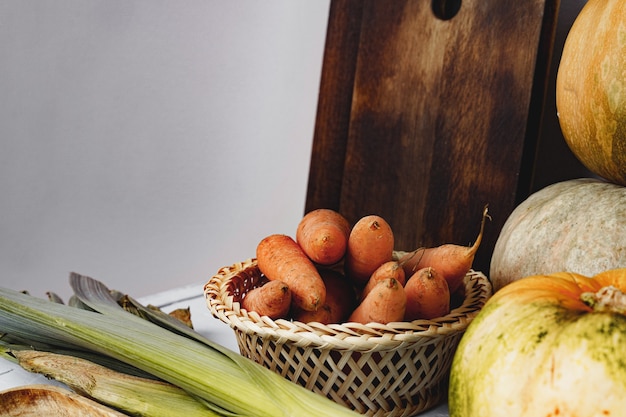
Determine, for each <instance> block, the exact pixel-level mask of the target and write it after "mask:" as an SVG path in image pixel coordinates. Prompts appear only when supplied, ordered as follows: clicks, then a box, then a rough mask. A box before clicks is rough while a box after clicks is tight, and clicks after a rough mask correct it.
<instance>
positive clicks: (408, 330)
mask: <svg viewBox="0 0 626 417" xmlns="http://www.w3.org/2000/svg"><path fill="white" fill-rule="evenodd" d="M265 280H266V279H265V277H264V276H263V275H262V274H261V272H260V271H259V269H258V267H257V264H256V260H254V259H249V260H246V261H244V262H241V263H237V264H235V265H232V266H230V267H224V268H222V269H220V270H219V271H218V273H217V274H216V275H215V276H213V277H212V278H211V279H210V280H209V282H207V283H206V285H205V287H204V292H205V297H206V300H207V306H208V307H209V309H210V311H211V313H212V314H213V316H214V317H216V318H218V319H220V320H222V321H223V322H225V323H227V324H229V325H230V326H231V327H232V328H233V329H234V331H235V336H236V339H237V343H238V346H239V350H240V353H241V354H242V355H243V356H245V357H248V358H250V359H252V360H254V361H256V362H258V363H260V364H262V365H263V366H265V367H267V368H269V369H271V370H273V371H275V372H277V373H279V374H280V375H282V376H283V377H285V378H287V379H289V380H291V381H293V382H296V383H298V384H300V385H302V386H304V387H306V388H308V389H310V390H312V391H315V392H317V393H319V394H322V395H325V396H327V397H328V398H330V399H332V400H334V401H335V402H338V403H340V404H344V405H345V406H347V407H349V408H351V409H353V410H356V411H358V412H359V413H361V414H364V415H369V416H413V415H415V414H416V413H419V412H422V411H424V410H427V409H428V408H431V407H433V406H435V405H437V404H439V403H440V402H441V401H442V400H443V399H444V396H445V395H446V387H447V376H448V373H449V370H450V366H451V363H452V357H453V356H454V351H455V350H456V347H457V345H458V343H459V340H460V339H461V336H462V334H463V331H464V330H465V328H466V327H467V326H468V325H469V323H470V322H471V321H472V319H473V318H474V317H475V316H476V314H478V312H479V311H480V309H481V308H482V306H483V305H484V303H485V302H486V301H487V299H488V298H489V297H490V296H491V284H490V283H489V281H488V280H487V278H486V277H485V276H484V275H483V274H481V273H480V272H476V271H470V272H469V273H468V274H467V276H466V278H465V293H466V296H465V299H464V301H463V304H462V305H461V306H459V307H458V308H454V309H453V310H452V311H451V312H450V314H448V315H447V316H445V317H441V318H438V319H434V320H416V321H413V322H398V323H389V324H386V325H385V324H377V323H370V324H367V325H363V324H359V323H343V324H328V325H324V324H320V323H301V322H297V321H290V320H286V319H279V320H272V319H269V318H268V317H262V316H259V315H258V314H257V313H255V312H248V311H246V310H245V309H242V308H241V307H240V301H241V300H242V298H243V297H244V296H245V294H246V293H247V292H248V291H249V290H250V289H252V288H255V287H257V286H259V285H262V284H263V283H264V282H265Z"/></svg>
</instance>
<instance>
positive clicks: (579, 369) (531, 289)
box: [449, 269, 626, 417]
mask: <svg viewBox="0 0 626 417" xmlns="http://www.w3.org/2000/svg"><path fill="white" fill-rule="evenodd" d="M624 292H626V269H616V270H609V271H605V272H602V273H600V274H598V275H595V276H594V277H593V278H588V277H585V276H582V275H579V274H575V273H567V272H561V273H555V274H551V275H537V276H531V277H526V278H523V279H521V280H518V281H515V282H513V283H511V284H509V285H507V286H506V287H504V288H503V289H501V290H500V291H498V292H497V293H495V294H494V295H493V297H492V298H491V299H490V300H489V301H488V302H487V303H486V304H485V306H484V308H483V309H482V310H481V311H480V312H479V313H478V315H477V316H476V318H475V319H474V320H473V321H472V323H470V325H469V326H468V328H467V330H466V332H465V334H464V335H463V337H462V339H461V342H460V343H459V346H458V349H457V351H456V353H455V356H454V359H453V363H452V367H451V371H450V390H449V410H450V416H451V417H467V416H481V417H492V416H508V417H521V416H574V415H575V416H577V417H592V416H604V415H606V416H619V415H623V413H624V410H626V361H624V346H625V345H626V315H625V312H626V294H624Z"/></svg>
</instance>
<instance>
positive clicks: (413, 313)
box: [404, 267, 450, 321]
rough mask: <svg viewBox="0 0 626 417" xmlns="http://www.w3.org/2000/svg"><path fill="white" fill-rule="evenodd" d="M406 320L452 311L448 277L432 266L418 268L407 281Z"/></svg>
mask: <svg viewBox="0 0 626 417" xmlns="http://www.w3.org/2000/svg"><path fill="white" fill-rule="evenodd" d="M404 291H405V292H406V310H405V313H404V320H405V321H413V320H418V319H427V320H430V319H434V318H437V317H443V316H445V315H446V314H448V313H449V312H450V289H449V288H448V282H447V281H446V279H445V278H444V277H443V276H442V275H441V274H440V273H439V272H437V270H436V269H434V268H432V267H426V268H422V269H420V270H418V271H417V272H415V274H413V275H412V276H411V277H410V278H409V279H408V280H407V282H406V285H405V286H404Z"/></svg>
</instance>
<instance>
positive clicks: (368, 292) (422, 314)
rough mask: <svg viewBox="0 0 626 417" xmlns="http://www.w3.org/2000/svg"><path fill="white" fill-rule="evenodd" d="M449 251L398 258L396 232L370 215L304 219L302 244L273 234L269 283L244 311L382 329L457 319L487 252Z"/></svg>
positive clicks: (259, 253)
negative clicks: (454, 306)
mask: <svg viewBox="0 0 626 417" xmlns="http://www.w3.org/2000/svg"><path fill="white" fill-rule="evenodd" d="M486 218H488V214H487V207H486V206H485V209H484V211H483V217H482V221H481V226H480V232H479V234H478V237H477V239H476V241H475V242H474V244H473V245H472V246H469V247H468V246H460V245H455V244H443V245H441V246H437V247H431V248H418V249H416V250H414V251H411V252H394V235H393V231H392V229H391V226H390V225H389V223H387V221H385V219H383V218H382V217H380V216H378V215H367V216H365V217H363V218H361V219H360V220H358V221H357V222H356V223H355V224H354V225H353V226H350V224H349V222H348V220H347V219H346V218H345V217H344V216H342V215H341V214H340V213H338V212H337V211H334V210H331V209H317V210H313V211H310V212H309V213H307V214H305V216H304V217H303V218H302V220H301V221H300V223H299V224H298V228H297V230H296V235H295V239H294V238H292V237H291V236H288V235H284V234H273V235H269V236H267V237H265V238H264V239H263V240H261V242H259V244H258V246H257V250H256V259H257V263H258V267H259V270H260V271H261V273H263V274H264V275H265V277H266V278H267V281H266V283H265V284H263V285H262V286H260V287H257V288H254V289H252V290H250V291H248V293H247V294H246V295H245V296H244V298H243V300H242V301H241V303H242V308H244V309H246V310H248V311H255V312H257V313H258V314H259V315H261V316H268V317H270V318H272V319H278V318H286V319H293V320H298V321H301V322H312V321H315V322H319V323H323V324H329V323H344V322H357V323H363V324H367V323H372V322H376V323H382V324H387V323H390V322H397V321H413V320H417V319H433V318H437V317H441V316H445V315H446V314H448V313H449V312H450V306H451V296H452V295H453V294H455V293H459V291H462V290H463V279H464V277H465V275H466V274H467V273H468V272H469V270H470V269H471V267H472V263H473V260H474V256H475V254H476V251H477V250H478V247H479V245H480V242H481V239H482V235H483V230H484V224H485V219H486Z"/></svg>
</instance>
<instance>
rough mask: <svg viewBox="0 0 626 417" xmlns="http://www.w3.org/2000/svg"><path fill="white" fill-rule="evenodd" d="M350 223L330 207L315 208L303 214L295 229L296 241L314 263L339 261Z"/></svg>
mask: <svg viewBox="0 0 626 417" xmlns="http://www.w3.org/2000/svg"><path fill="white" fill-rule="evenodd" d="M349 235H350V223H349V222H348V220H347V219H346V218H345V217H343V216H342V215H341V214H340V213H338V212H336V211H334V210H331V209H316V210H313V211H310V212H308V213H307V214H305V215H304V217H303V218H302V220H300V223H298V228H297V230H296V242H298V244H299V245H300V247H301V248H302V250H303V251H304V253H306V254H307V256H308V257H309V258H311V260H312V261H313V262H315V263H318V264H320V265H332V264H335V263H337V262H339V261H340V260H341V259H342V258H343V256H344V254H345V252H346V247H347V245H348V236H349Z"/></svg>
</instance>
